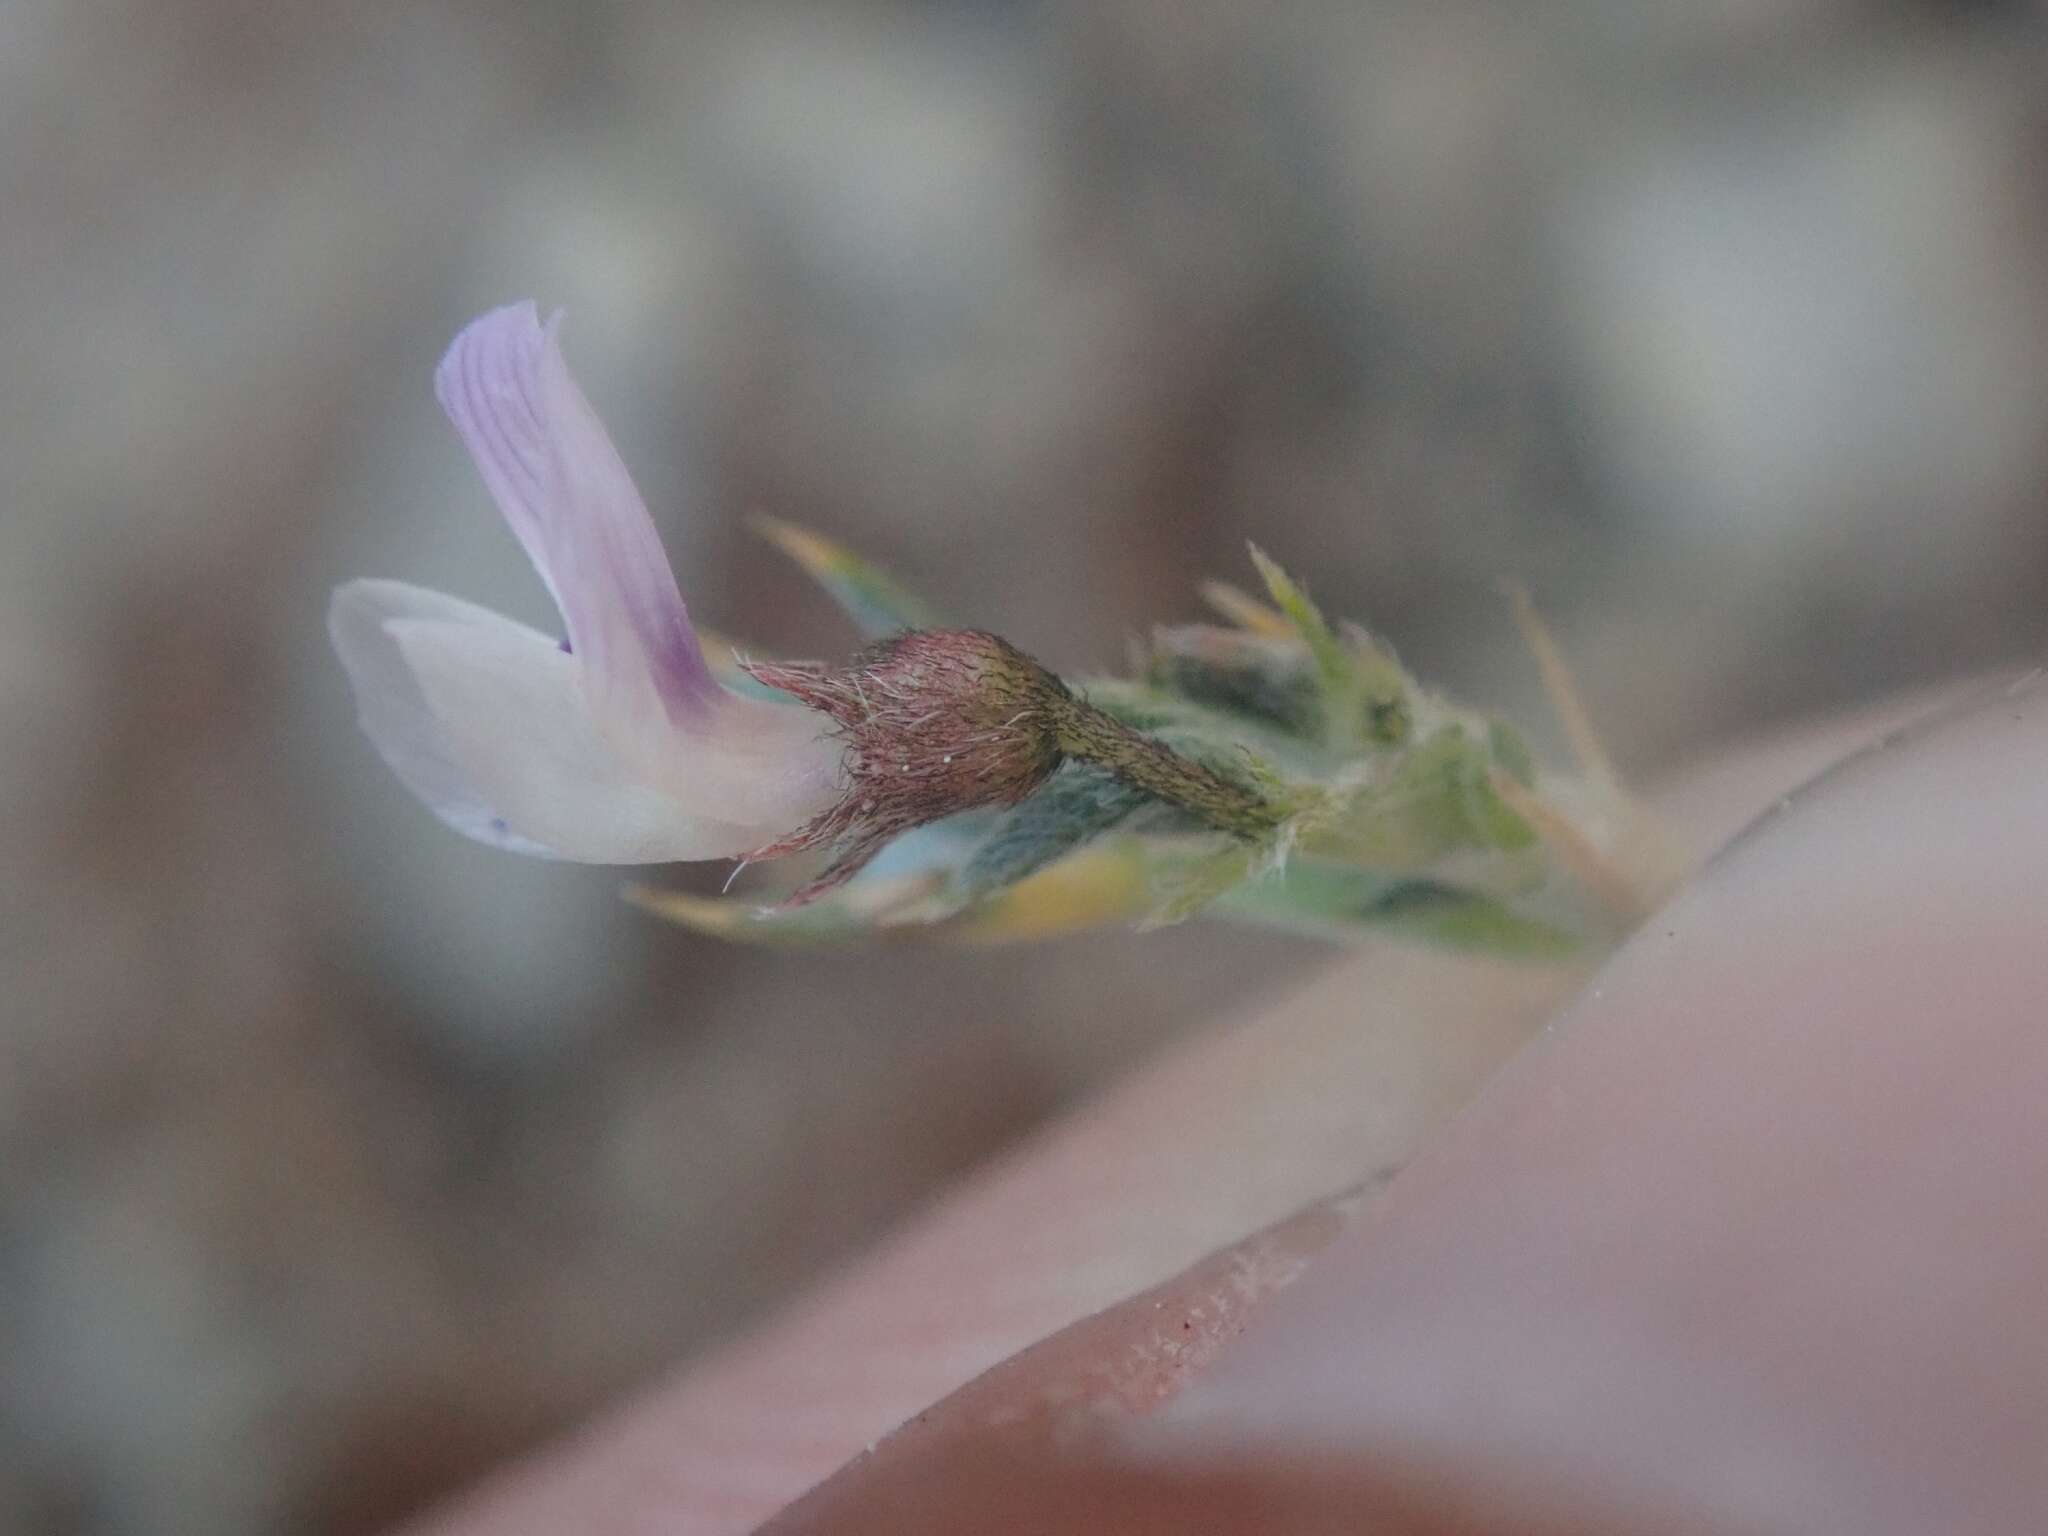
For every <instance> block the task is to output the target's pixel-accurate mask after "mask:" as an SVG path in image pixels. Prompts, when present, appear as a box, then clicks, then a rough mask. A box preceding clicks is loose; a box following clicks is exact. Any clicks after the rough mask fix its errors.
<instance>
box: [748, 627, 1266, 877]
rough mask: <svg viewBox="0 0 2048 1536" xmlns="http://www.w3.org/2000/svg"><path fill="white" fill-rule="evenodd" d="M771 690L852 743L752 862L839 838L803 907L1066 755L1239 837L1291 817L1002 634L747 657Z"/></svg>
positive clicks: (1011, 793) (920, 634)
mask: <svg viewBox="0 0 2048 1536" xmlns="http://www.w3.org/2000/svg"><path fill="white" fill-rule="evenodd" d="M745 666H746V669H747V671H748V672H750V673H751V674H752V675H753V676H754V677H755V678H757V679H758V680H759V681H761V682H763V683H766V684H767V685H768V686H769V687H771V688H779V689H781V690H782V691H783V692H785V693H788V694H791V695H793V696H794V697H795V698H797V699H799V700H801V701H802V702H803V703H805V704H807V705H809V706H810V707H811V708H812V709H815V710H818V711H819V712H821V713H823V714H825V715H827V716H829V717H830V718H831V719H832V721H833V722H834V724H835V725H836V726H837V728H838V731H839V735H840V737H841V739H842V740H843V741H844V743H845V747H846V754H845V759H844V770H845V775H846V783H847V788H846V792H845V794H844V795H842V796H841V797H840V799H839V801H838V803H837V804H835V805H834V806H832V808H831V809H829V810H827V811H825V812H824V813H823V814H822V815H820V816H818V817H816V818H814V819H813V820H812V821H811V822H810V823H808V824H807V825H806V826H804V827H802V828H801V829H799V830H798V831H796V832H794V833H792V834H791V835H790V836H788V837H785V838H782V839H780V840H779V841H777V842H775V843H771V844H770V845H769V846H767V847H765V848H762V849H759V850H757V851H756V852H755V853H754V854H752V855H750V857H752V858H773V857H776V856H778V855H781V854H787V853H797V852H801V851H804V850H807V849H812V848H825V847H829V848H830V849H832V850H833V858H832V862H831V863H830V864H829V865H828V866H827V867H826V869H825V870H824V872H823V873H822V874H820V875H819V876H818V878H817V879H815V880H813V881H811V882H810V884H808V885H806V886H804V887H803V888H802V889H800V890H798V891H797V892H795V893H794V894H793V895H792V896H791V897H790V898H789V902H788V904H789V905H792V906H795V905H801V904H802V903H804V902H807V901H810V900H812V899H814V898H815V897H817V896H820V895H823V894H824V893H825V892H826V891H829V890H831V889H832V888H833V887H835V886H837V885H840V884H842V883H843V882H845V881H846V880H848V879H850V878H852V876H853V875H854V874H856V873H857V872H858V871H859V870H860V868H861V867H862V866H863V865H864V864H866V863H867V862H868V860H869V859H871V858H873V857H874V856H875V854H876V853H877V852H879V851H880V850H881V848H882V846H883V845H884V844H885V843H887V842H888V841H889V840H890V839H892V838H894V837H896V836H898V835H899V834H901V833H904V832H907V831H909V830H910V829H911V828H913V827H919V826H923V825H924V824H925V823H927V822H931V821H937V820H938V819H940V818H941V817H944V816H951V815H953V814H955V813H956V812H959V811H968V810H977V809H982V808H986V807H1000V806H1009V805H1015V804H1017V802H1019V801H1020V800H1022V799H1024V798H1025V797H1026V796H1027V795H1029V794H1030V793H1031V792H1032V791H1033V790H1035V789H1037V788H1038V786H1039V785H1041V784H1043V783H1044V782H1045V780H1046V779H1047V778H1048V777H1049V776H1050V775H1051V774H1052V771H1053V770H1054V769H1055V768H1057V767H1059V765H1060V764H1061V762H1063V761H1064V760H1065V759H1067V758H1069V757H1073V758H1078V759H1081V760H1082V761H1086V762H1091V763H1095V764H1097V765H1098V766H1100V767H1102V768H1104V769H1106V770H1107V771H1109V772H1110V773H1112V774H1114V775H1116V777H1118V778H1119V779H1122V780H1123V781H1124V782H1126V783H1128V784H1131V785H1133V786H1134V787H1136V788H1139V789H1142V790H1145V791H1147V792H1148V793H1151V794H1154V795H1157V796H1159V797H1160V798H1161V799H1164V800H1167V801H1170V802H1172V803H1173V804H1175V805H1178V806H1180V807H1182V808H1183V809H1185V810H1187V811H1190V812H1192V813H1193V814H1195V815H1196V816H1199V817H1201V818H1202V819H1203V820H1204V821H1206V822H1208V823H1209V824H1210V825H1212V826H1215V827H1218V828H1220V829H1222V830H1224V831H1228V832H1232V833H1235V834H1237V835H1239V836H1243V837H1255V836H1260V835H1263V834H1265V833H1268V832H1271V831H1272V830H1273V829H1274V828H1275V827H1277V826H1278V825H1279V824H1280V822H1281V821H1282V820H1283V819H1284V818H1285V812H1284V811H1283V810H1281V809H1280V808H1279V807H1277V806H1274V805H1272V804H1271V803H1269V802H1268V801H1266V800H1265V799H1263V798H1262V797H1261V796H1259V795H1258V794H1256V793H1254V792H1253V791H1251V790H1249V789H1246V788H1244V787H1243V786H1241V785H1238V784H1235V783H1233V782H1231V781H1230V780H1228V779H1226V778H1224V777H1223V776H1222V775H1220V774H1218V773H1216V772H1214V771H1213V770H1211V769H1209V768H1207V767H1205V766H1203V765H1202V764H1200V763H1197V762H1195V761H1193V760H1192V759H1190V758H1187V757H1183V756H1182V755H1180V754H1179V753H1177V752H1175V751H1173V750H1172V749H1171V748H1170V747H1168V746H1167V745H1166V744H1165V743H1163V742H1160V741H1158V740H1156V739H1154V738H1152V737H1149V736H1146V735H1144V734H1142V733H1140V732H1138V731H1135V730H1133V729H1131V727H1129V726H1127V725H1125V724H1124V723H1123V722H1121V721H1119V720H1117V719H1115V718H1113V717H1112V716H1110V715H1108V714H1106V713H1104V712H1103V711H1102V710H1100V709H1098V708H1096V707H1095V706H1094V705H1092V704H1089V703H1088V702H1087V701H1086V700H1084V699H1078V698H1076V697H1075V696H1074V695H1073V694H1072V693H1071V692H1069V691H1068V689H1067V686H1066V684H1065V683H1063V682H1061V681H1060V680H1059V678H1057V677H1055V676H1054V675H1053V674H1052V673H1051V672H1049V671H1047V670H1046V669H1045V668H1044V667H1042V666H1040V665H1039V664H1038V663H1037V662H1035V661H1033V660H1032V659H1031V658H1030V657H1029V656H1026V655H1025V654H1024V653H1023V652H1022V651H1020V650H1018V649H1017V648H1016V647H1015V646H1013V645H1011V644H1010V643H1009V642H1008V641H1006V640H1004V639H1002V638H1001V637H1000V636H997V635H991V634H988V633H986V632H985V631H982V630H974V629H924V630H910V631H907V632H905V633H903V634H900V635H892V636H891V637H889V638H888V639H886V640H882V641H879V642H877V643H876V644H874V645H871V646H869V647H868V648H867V649H865V650H863V651H861V652H860V653H859V654H858V655H856V656H855V657H854V658H853V660H852V661H851V662H850V663H849V664H848V665H846V666H845V667H838V668H833V667H826V666H824V665H822V664H819V663H815V662H795V663H791V662H759V661H752V662H747V663H745Z"/></svg>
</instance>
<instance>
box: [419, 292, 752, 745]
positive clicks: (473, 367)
mask: <svg viewBox="0 0 2048 1536" xmlns="http://www.w3.org/2000/svg"><path fill="white" fill-rule="evenodd" d="M559 323H560V316H559V315H557V316H556V317H555V318H554V319H552V320H550V321H549V323H548V325H547V326H546V328H545V329H543V328H542V326H541V324H540V319H539V315H538V313H537V311H536V310H535V309H534V306H533V305H532V304H531V303H524V304H513V305H508V306H506V307H505V308H503V309H496V310H492V311H491V312H490V313H489V314H486V315H483V316H481V317H479V318H478V319H476V320H474V321H472V322H471V323H470V324H469V326H468V327H467V328H465V329H464V330H463V332H462V334H461V335H459V336H457V337H456V338H455V341H454V343H453V344H452V345H451V346H450V347H449V349H448V354H447V356H446V357H444V358H443V359H442V360H441V366H440V368H439V369H438V370H437V371H436V372H435V375H434V388H435V393H436V395H437V396H438V397H439V398H440V401H441V405H442V408H443V409H444V410H446V411H447V413H448V418H449V420H450V421H452V422H453V423H454V424H455V429H456V431H457V432H459V433H460V434H461V436H462V440H463V442H464V444H465V445H466V446H467V447H468V448H469V451H470V453H471V455H472V456H473V457H474V458H475V459H476V463H477V468H478V470H479V472H480V473H481V474H482V475H483V478H484V483H485V485H486V486H488V487H489V489H490V492H491V495H492V497H493V499H495V500H496V501H497V503H498V507H499V509H500V511H502V512H503V513H504V515H505V521H506V522H507V523H509V524H510V525H511V528H512V531H513V533H514V534H515V535H516V536H517V537H518V539H519V542H520V543H521V544H522V545H523V546H524V547H525V549H526V553H527V555H528V557H529V558H531V559H532V561H533V564H534V567H535V569H536V570H538V571H539V572H540V576H541V580H542V581H544V582H546V583H547V586H548V590H549V592H550V593H551V594H552V595H553V597H554V599H555V605H556V607H558V608H559V609H561V611H562V618H563V620H564V621H565V624H566V627H567V629H568V631H569V633H568V638H567V639H566V640H565V641H564V644H563V648H564V649H565V650H570V651H572V652H573V653H574V654H576V655H577V656H579V657H580V658H582V660H583V661H584V663H585V665H586V666H587V667H588V668H589V670H590V675H591V677H592V679H593V680H594V682H595V685H596V687H597V688H598V690H599V691H600V692H601V693H605V694H609V695H612V696H613V697H615V698H624V699H630V698H631V697H633V696H635V695H636V694H637V693H639V692H640V690H641V685H642V684H643V682H644V683H645V684H648V685H651V686H652V689H653V691H654V694H655V696H656V697H657V698H658V699H659V701H660V703H661V705H662V707H663V708H664V710H665V712H666V713H667V715H668V717H669V719H670V720H671V721H672V722H673V723H675V724H678V725H681V724H684V723H686V722H688V721H691V720H698V719H701V718H702V716H703V712H704V710H705V709H706V708H708V707H709V706H710V705H711V704H712V703H713V702H714V701H715V700H716V699H717V697H718V695H719V692H720V690H719V687H718V684H717V682H716V681H715V680H714V679H713V678H712V676H711V671H710V669H709V668H708V667H707V666H706V665H705V663H704V654H703V651H702V650H701V649H700V648H699V646H698V644H697V635H696V631H695V630H694V629H692V628H691V626H690V616H689V613H688V611H687V610H686V609H685V608H684V607H683V600H682V595H681V593H680V592H679V591H678V590H677V588H676V581H675V576H674V574H673V573H672V572H671V571H670V569H669V564H668V557H667V556H666V555H665V554H664V553H663V551H662V547H661V540H660V537H659V536H658V535H657V534H656V533H655V531H654V524H653V522H652V520H651V519H650V518H649V517H648V515H647V508H646V505H645V504H644V503H643V502H642V501H641V499H640V493H639V492H638V491H637V490H635V489H634V486H633V481H632V477H631V476H630V475H629V474H628V473H627V471H626V467H625V465H624V463H623V462H622V461H621V460H620V458H619V455H618V450H617V449H616V448H614V447H613V446H612V442H611V439H610V437H609V436H607V435H606V433H605V430H604V426H603V424H602V423H601V422H600V421H599V420H598V418H597V414H596V412H595V411H593V410H592V409H591V407H590V403H589V402H588V401H587V400H586V399H585V398H584V397H583V393H582V391H581V390H580V389H578V388H577V386H576V381H575V379H574V378H573V377H572V376H571V375H570V373H569V368H568V364H567V363H566V362H565V361H564V360H563V358H562V354H561V349H560V347H559V346H558V344H557V343H556V340H555V331H556V327H557V326H558V325H559Z"/></svg>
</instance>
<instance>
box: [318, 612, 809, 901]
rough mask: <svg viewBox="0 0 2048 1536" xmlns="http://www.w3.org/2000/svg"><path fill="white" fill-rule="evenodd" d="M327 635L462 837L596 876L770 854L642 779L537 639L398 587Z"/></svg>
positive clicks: (428, 798)
mask: <svg viewBox="0 0 2048 1536" xmlns="http://www.w3.org/2000/svg"><path fill="white" fill-rule="evenodd" d="M328 629H329V632H330V633H331V634H332V636H333V638H334V646H335V649H336V651H337V652H339V653H340V656H341V659H342V664H343V666H345V667H346V668H347V670H348V675H349V680H350V682H351V683H352V684H353V685H354V688H355V694H356V704H357V708H358V710H359V712H360V715H361V719H362V724H363V729H364V730H365V732H366V733H367V734H368V735H369V737H370V739H371V741H372V742H373V743H374V744H375V745H376V747H377V750H378V752H379V753H380V754H381V755H382V756H383V758H384V760H385V761H386V762H387V763H389V764H390V765H391V768H392V770H393V771H394V772H395V773H397V775H398V776H399V778H400V779H401V780H402V781H403V782H404V784H405V786H406V787H407V788H408V789H410V790H411V791H412V792H413V793H414V794H415V795H417V796H418V797H419V798H420V799H421V800H422V801H423V802H424V803H425V804H426V805H427V807H428V808H429V809H431V810H432V811H433V812H434V814H435V815H437V816H439V817H440V818H441V819H442V820H443V821H445V822H447V823H448V825H450V826H451V827H453V828H455V830H457V831H458V832H461V833H463V834H464V835H466V836H469V837H473V838H476V839H477V840H478V841H480V842H486V843H491V844H493V845H495V846H497V847H501V848H508V849H512V850H514V851H516V852H520V853H530V854H540V855H543V856H546V857H551V858H561V859H573V860H576V861H579V862H582V863H591V864H636V863H658V862H666V861H668V860H671V859H702V858H713V857H720V856H724V855H728V854H735V853H742V852H745V851H746V850H747V849H749V848H752V847H754V846H756V845H757V844H758V843H759V841H760V838H761V832H762V828H761V827H759V826H756V825H748V824H740V823H737V822H734V821H729V820H726V819H724V818H722V817H720V816H718V815H716V814H704V812H705V811H707V810H710V811H715V810H716V809H718V808H717V807H716V806H702V805H700V806H698V807H687V806H685V805H683V804H681V803H679V802H678V801H677V800H676V799H675V797H674V796H673V795H672V794H670V793H669V792H668V791H667V789H666V787H657V786H654V785H650V784H648V783H646V782H644V780H643V779H642V777H641V776H640V775H639V774H637V773H636V772H635V771H634V770H633V769H632V768H631V767H630V766H629V765H628V764H627V763H626V762H625V761H624V760H623V759H622V758H621V757H620V756H619V755H618V753H617V752H616V751H615V750H614V749H613V748H612V746H611V744H610V742H609V741H608V740H607V739H606V737H605V735H604V733H603V732H602V731H601V730H600V729H599V728H598V726H597V724H596V722H595V721H594V720H593V719H592V718H591V716H590V713H589V710H588V708H587V706H586V703H585V699H584V691H583V687H582V679H581V676H580V672H579V668H578V666H577V663H576V662H575V661H574V660H573V659H572V658H571V657H569V656H566V655H564V654H563V653H562V651H561V649H560V648H559V647H558V646H557V644H556V642H555V641H554V640H552V639H551V638H549V637H548V636H546V635H543V634H541V633H540V632H539V631H538V630H533V629H528V628H527V627H526V626H525V625H523V624H517V623H514V622H513V621H512V620H510V619H507V618H505V617H503V616H502V615H499V614H495V613H492V612H491V611H490V610H489V609H487V608H479V607H477V606H476V605H474V604H472V603H465V602H462V601H460V600H459V599H457V598H453V597H448V596H445V595H443V594H442V593H439V592H432V591H428V590H427V589H425V588H423V587H414V586H408V585H406V584H405V583H403V582H396V581H354V582H349V583H348V584H347V585H345V586H343V587H340V588H338V589H337V590H336V592H335V594H334V601H333V604H332V606H331V607H330V609H329V611H328ZM799 809H800V808H799ZM775 824H776V825H781V823H780V822H777V823H775Z"/></svg>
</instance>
